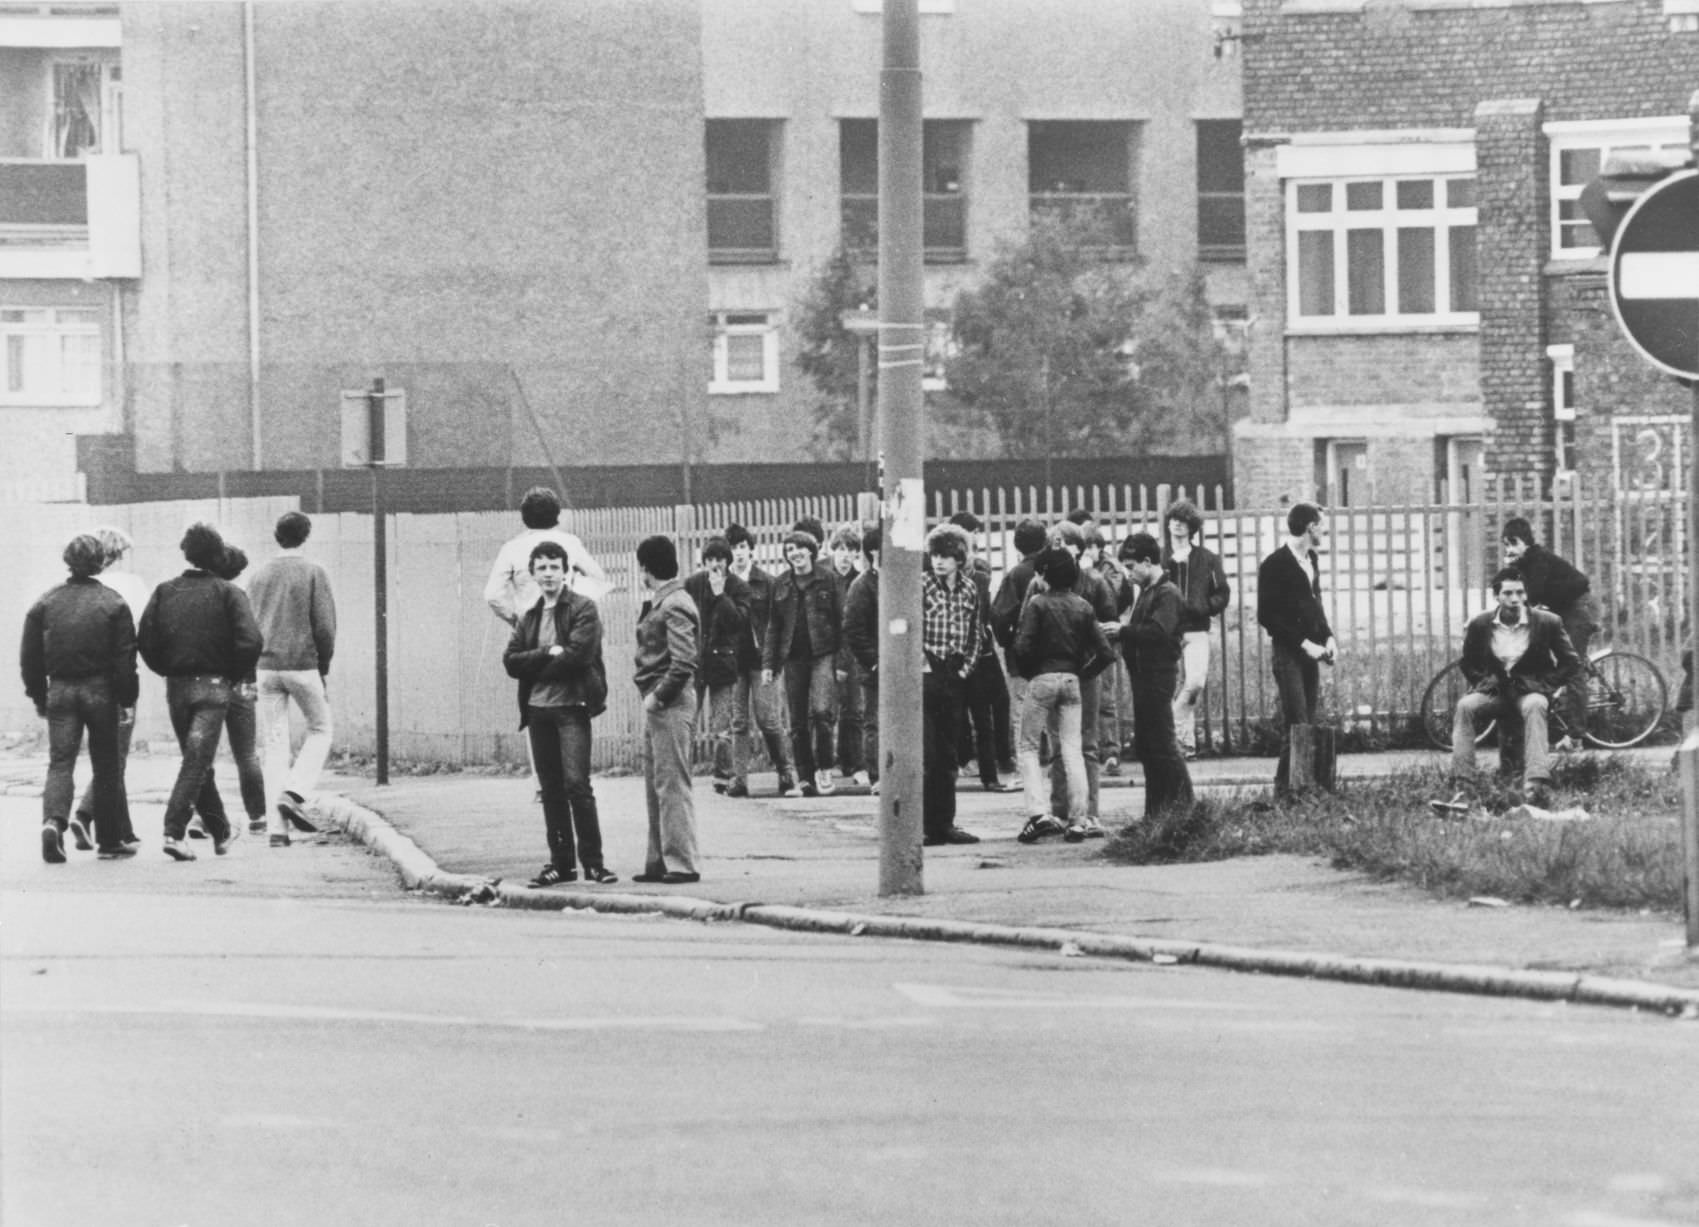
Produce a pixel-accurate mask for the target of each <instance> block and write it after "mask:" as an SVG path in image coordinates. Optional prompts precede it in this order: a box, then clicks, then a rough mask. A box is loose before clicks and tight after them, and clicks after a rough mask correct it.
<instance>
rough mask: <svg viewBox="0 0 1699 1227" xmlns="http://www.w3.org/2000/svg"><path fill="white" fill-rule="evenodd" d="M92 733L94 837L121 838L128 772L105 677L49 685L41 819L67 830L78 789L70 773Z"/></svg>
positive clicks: (103, 843) (102, 842) (101, 840)
mask: <svg viewBox="0 0 1699 1227" xmlns="http://www.w3.org/2000/svg"><path fill="white" fill-rule="evenodd" d="M85 730H86V731H87V732H88V756H89V764H90V766H92V767H93V768H94V785H93V788H92V792H93V794H94V802H93V810H94V830H95V842H96V843H97V844H99V846H100V847H102V848H110V847H113V846H114V845H116V844H119V843H121V842H123V830H122V823H123V818H122V813H121V810H122V807H123V803H124V774H123V767H122V765H121V763H120V761H119V757H118V702H117V700H116V699H114V698H113V697H112V681H111V679H110V678H104V677H79V678H54V679H52V680H51V681H49V682H48V684H47V781H46V783H45V785H44V786H43V787H42V790H41V819H42V821H43V822H46V823H51V824H52V825H53V826H55V827H57V828H58V829H59V830H61V831H63V830H64V829H65V827H66V825H67V824H68V822H69V820H70V817H71V801H72V798H73V797H74V795H75V793H76V785H75V784H74V782H73V780H72V775H73V773H74V772H75V771H76V769H77V755H78V754H80V753H81V752H82V748H83V733H84V731H85Z"/></svg>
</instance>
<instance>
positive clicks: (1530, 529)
mask: <svg viewBox="0 0 1699 1227" xmlns="http://www.w3.org/2000/svg"><path fill="white" fill-rule="evenodd" d="M1499 537H1500V538H1502V539H1503V540H1505V541H1512V540H1515V541H1522V542H1525V543H1526V544H1528V545H1533V544H1534V526H1533V525H1532V524H1530V523H1528V521H1527V520H1525V519H1524V518H1523V517H1521V516H1511V517H1510V519H1508V520H1506V521H1505V522H1504V529H1503V530H1502V531H1501V532H1500V533H1499Z"/></svg>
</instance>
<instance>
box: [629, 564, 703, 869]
mask: <svg viewBox="0 0 1699 1227" xmlns="http://www.w3.org/2000/svg"><path fill="white" fill-rule="evenodd" d="M637 569H638V572H639V574H641V576H642V577H643V586H644V587H645V588H646V589H648V591H649V599H648V600H647V601H645V602H644V603H643V609H642V611H641V612H640V613H639V614H638V616H637V668H636V672H635V674H634V680H635V681H636V683H637V690H638V692H639V693H640V694H642V696H643V795H644V800H645V801H646V802H647V804H648V809H649V851H648V854H647V856H646V857H645V859H644V865H643V872H642V873H640V874H636V875H635V876H634V877H633V878H632V880H633V881H634V882H661V883H664V884H666V885H668V886H676V885H681V884H684V883H689V882H697V881H700V880H701V877H702V875H701V874H700V873H698V872H697V868H696V802H695V799H694V798H693V797H692V796H691V793H690V741H691V736H690V734H691V724H692V722H693V721H694V720H695V719H696V653H697V645H698V643H699V642H700V640H699V638H698V629H697V628H698V623H697V617H696V602H694V601H692V600H691V599H690V596H689V594H688V593H686V592H685V590H684V581H683V580H681V579H679V578H678V547H676V546H675V545H674V544H673V543H672V539H671V538H670V537H645V538H644V539H643V541H642V543H641V544H639V545H638V547H637Z"/></svg>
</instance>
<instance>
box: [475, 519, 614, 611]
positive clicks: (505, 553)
mask: <svg viewBox="0 0 1699 1227" xmlns="http://www.w3.org/2000/svg"><path fill="white" fill-rule="evenodd" d="M540 541H554V542H557V543H559V545H560V547H561V548H562V549H563V550H565V551H566V582H567V586H568V587H570V588H571V589H572V590H573V591H574V592H581V593H583V594H584V595H585V596H587V597H589V598H590V599H591V600H592V601H598V600H600V599H601V598H602V597H604V596H606V595H607V594H608V592H609V590H610V588H611V585H610V584H609V583H608V576H607V572H605V571H603V570H602V564H601V563H599V562H597V561H596V560H595V559H594V558H592V557H591V556H590V551H589V550H587V549H585V548H584V543H583V542H582V541H580V540H579V539H578V538H577V537H575V536H573V535H572V534H571V533H569V532H567V531H566V530H565V529H561V528H528V529H526V530H525V531H524V532H522V533H520V534H519V535H518V536H517V537H515V538H513V539H512V540H511V541H509V542H508V543H507V544H506V545H504V546H502V547H501V552H500V553H498V554H497V555H496V561H495V565H494V566H493V567H491V568H490V579H489V582H488V583H487V584H485V585H484V600H486V601H488V602H489V606H490V608H491V609H493V610H495V611H496V614H497V616H499V617H500V618H501V620H502V621H504V622H512V621H514V620H515V619H517V618H518V617H519V615H520V613H521V612H523V611H524V610H527V609H529V608H531V606H533V605H535V604H536V603H537V597H538V596H539V595H541V589H539V588H538V587H537V585H536V582H535V581H534V580H532V578H531V551H532V550H533V549H535V548H536V547H537V543H538V542H540Z"/></svg>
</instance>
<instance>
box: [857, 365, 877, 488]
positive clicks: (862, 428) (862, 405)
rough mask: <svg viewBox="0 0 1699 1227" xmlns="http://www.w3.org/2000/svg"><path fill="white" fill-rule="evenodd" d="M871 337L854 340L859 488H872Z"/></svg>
mask: <svg viewBox="0 0 1699 1227" xmlns="http://www.w3.org/2000/svg"><path fill="white" fill-rule="evenodd" d="M872 344H873V337H870V336H863V337H857V338H856V341H855V445H856V449H857V450H858V451H860V452H861V488H862V489H863V490H871V489H873V423H872V422H871V421H869V420H868V419H869V418H870V416H871V415H870V413H869V412H868V411H869V409H870V408H871V406H870V405H869V404H868V395H867V392H868V388H867V385H868V384H869V383H870V382H872V380H871V375H872V370H871V369H870V368H871V367H872V363H873V356H872V354H871V352H870V347H871V346H872Z"/></svg>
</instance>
